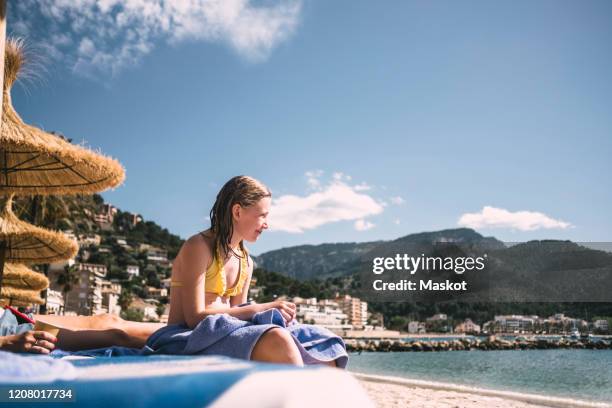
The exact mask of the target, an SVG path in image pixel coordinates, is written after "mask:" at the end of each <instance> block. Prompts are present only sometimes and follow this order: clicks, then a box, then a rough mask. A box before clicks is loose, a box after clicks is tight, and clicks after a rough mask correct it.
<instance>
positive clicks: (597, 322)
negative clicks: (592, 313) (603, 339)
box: [593, 319, 609, 332]
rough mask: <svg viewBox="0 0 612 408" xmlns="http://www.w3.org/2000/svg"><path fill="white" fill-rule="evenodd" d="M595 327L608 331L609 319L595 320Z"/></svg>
mask: <svg viewBox="0 0 612 408" xmlns="http://www.w3.org/2000/svg"><path fill="white" fill-rule="evenodd" d="M593 327H594V328H595V329H597V330H600V331H602V332H607V331H608V329H609V327H608V321H607V320H604V319H601V320H595V321H594V322H593Z"/></svg>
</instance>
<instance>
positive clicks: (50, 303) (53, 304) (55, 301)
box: [46, 288, 64, 315]
mask: <svg viewBox="0 0 612 408" xmlns="http://www.w3.org/2000/svg"><path fill="white" fill-rule="evenodd" d="M63 306H64V296H62V292H60V291H59V290H53V289H50V288H48V289H47V304H46V307H47V314H54V315H59V314H61V311H62V307H63Z"/></svg>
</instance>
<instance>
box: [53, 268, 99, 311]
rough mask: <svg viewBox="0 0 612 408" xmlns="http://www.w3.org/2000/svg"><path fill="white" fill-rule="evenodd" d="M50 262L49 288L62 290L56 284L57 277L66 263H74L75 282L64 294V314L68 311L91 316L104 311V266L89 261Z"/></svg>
mask: <svg viewBox="0 0 612 408" xmlns="http://www.w3.org/2000/svg"><path fill="white" fill-rule="evenodd" d="M63 264H64V265H62V263H56V264H52V265H51V267H50V268H49V281H50V282H51V285H50V287H51V289H52V290H56V291H59V292H63V288H62V286H61V285H59V284H57V278H58V275H59V274H60V273H62V272H63V269H64V267H65V266H66V265H69V266H71V265H76V266H77V270H76V271H75V275H76V277H77V283H76V284H75V285H74V286H73V287H72V290H70V291H69V292H67V293H66V295H65V299H64V300H65V309H64V314H68V313H69V312H73V313H76V314H78V315H83V316H91V315H95V314H99V313H104V309H103V308H102V281H103V279H104V278H105V277H106V266H105V265H98V264H89V263H74V261H72V260H71V261H67V262H64V263H63Z"/></svg>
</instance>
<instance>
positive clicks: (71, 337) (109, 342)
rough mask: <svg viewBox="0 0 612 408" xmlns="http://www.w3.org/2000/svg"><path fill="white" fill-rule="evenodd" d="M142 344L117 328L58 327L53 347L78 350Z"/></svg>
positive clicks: (137, 346) (135, 346)
mask: <svg viewBox="0 0 612 408" xmlns="http://www.w3.org/2000/svg"><path fill="white" fill-rule="evenodd" d="M143 345H144V342H143V341H141V340H140V339H137V338H134V337H131V336H129V335H128V334H127V333H125V332H124V331H123V330H119V329H107V330H89V329H81V330H69V329H60V331H59V333H58V334H57V343H56V344H55V347H56V348H58V349H61V350H66V351H78V350H88V349H95V348H102V347H112V346H122V347H132V348H141V347H142V346H143Z"/></svg>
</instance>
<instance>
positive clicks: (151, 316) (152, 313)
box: [129, 297, 159, 321]
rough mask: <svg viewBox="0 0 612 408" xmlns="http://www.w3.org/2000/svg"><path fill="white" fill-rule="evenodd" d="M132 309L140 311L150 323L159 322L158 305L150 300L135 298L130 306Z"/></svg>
mask: <svg viewBox="0 0 612 408" xmlns="http://www.w3.org/2000/svg"><path fill="white" fill-rule="evenodd" d="M129 308H130V309H135V310H139V311H141V312H142V315H143V319H144V320H148V321H158V320H159V316H158V315H157V303H156V302H152V301H149V300H144V299H141V298H139V297H134V298H133V299H132V303H130V306H129Z"/></svg>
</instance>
